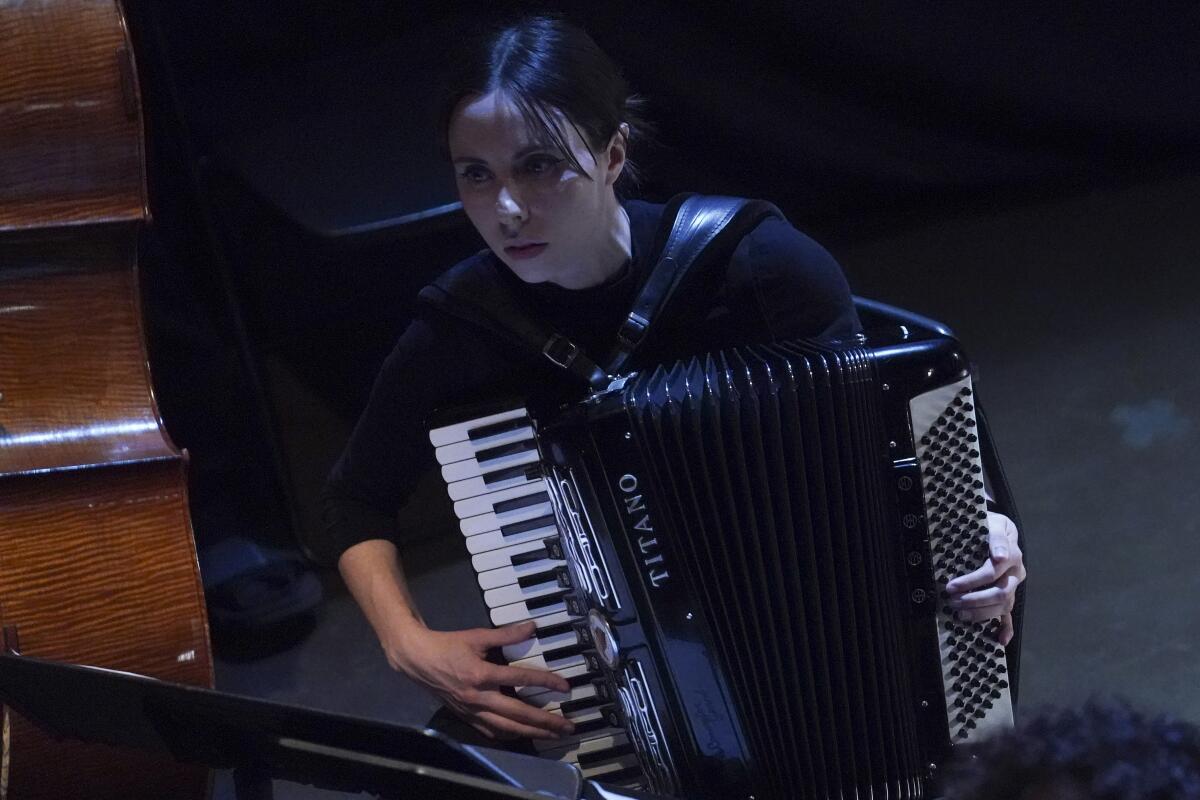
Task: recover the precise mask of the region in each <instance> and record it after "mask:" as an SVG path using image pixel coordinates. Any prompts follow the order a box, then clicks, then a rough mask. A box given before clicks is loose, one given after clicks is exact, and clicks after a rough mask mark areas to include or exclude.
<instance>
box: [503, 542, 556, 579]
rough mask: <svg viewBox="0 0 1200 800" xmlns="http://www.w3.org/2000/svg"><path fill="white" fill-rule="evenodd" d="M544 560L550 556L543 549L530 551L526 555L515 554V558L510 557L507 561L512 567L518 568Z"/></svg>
mask: <svg viewBox="0 0 1200 800" xmlns="http://www.w3.org/2000/svg"><path fill="white" fill-rule="evenodd" d="M546 558H550V554H549V553H547V552H546V548H544V547H543V548H542V549H541V550H530V551H529V552H527V553H517V554H516V555H515V556H512V557H510V558H509V559H508V561H509V563H510V564H512V565H513V566H514V567H519V566H521V565H522V564H530V563H533V562H534V561H541V560H543V559H546ZM522 586H524V584H522Z"/></svg>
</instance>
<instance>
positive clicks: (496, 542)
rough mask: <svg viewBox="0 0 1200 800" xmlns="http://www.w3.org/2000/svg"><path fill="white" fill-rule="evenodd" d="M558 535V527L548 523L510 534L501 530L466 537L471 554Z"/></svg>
mask: <svg viewBox="0 0 1200 800" xmlns="http://www.w3.org/2000/svg"><path fill="white" fill-rule="evenodd" d="M557 535H558V528H556V527H555V526H553V525H546V526H545V527H542V528H531V529H530V530H527V531H522V532H520V533H512V534H509V535H508V536H505V535H504V534H502V533H500V531H488V532H487V533H480V534H476V535H475V536H468V537H467V538H466V543H467V552H468V553H470V554H471V555H478V554H479V553H486V552H488V551H489V550H499V549H500V548H501V547H512V546H513V545H516V544H526V543H528V542H534V541H537V542H542V541H545V540H546V539H548V538H549V537H551V536H557Z"/></svg>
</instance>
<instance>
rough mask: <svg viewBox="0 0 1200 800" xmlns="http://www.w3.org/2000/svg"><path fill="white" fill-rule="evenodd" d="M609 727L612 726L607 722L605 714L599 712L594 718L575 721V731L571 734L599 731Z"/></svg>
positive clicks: (577, 734)
mask: <svg viewBox="0 0 1200 800" xmlns="http://www.w3.org/2000/svg"><path fill="white" fill-rule="evenodd" d="M610 727H612V726H611V725H610V724H609V721H608V719H607V718H606V716H605V715H603V714H601V715H600V716H599V717H597V718H596V719H589V720H585V721H584V722H576V723H575V733H574V734H572V735H574V736H579V735H581V734H584V733H591V732H592V731H600V730H604V729H605V728H610Z"/></svg>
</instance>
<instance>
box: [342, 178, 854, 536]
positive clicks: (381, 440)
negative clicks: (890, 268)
mask: <svg viewBox="0 0 1200 800" xmlns="http://www.w3.org/2000/svg"><path fill="white" fill-rule="evenodd" d="M623 205H624V207H625V210H626V211H627V212H628V214H629V222H630V233H631V245H632V246H631V250H632V257H631V258H630V260H629V262H628V263H627V264H626V265H625V267H624V268H623V269H622V270H621V271H620V272H619V273H618V274H617V275H615V276H613V277H612V278H611V279H609V280H608V281H606V282H605V283H603V284H601V285H599V286H595V287H591V288H587V289H579V290H570V289H564V288H562V287H560V286H557V285H555V284H551V283H539V284H527V283H525V282H523V281H521V280H520V279H519V278H517V277H516V276H515V275H514V274H513V273H512V272H511V271H510V270H509V269H508V268H507V267H506V266H505V265H504V264H503V262H501V261H500V260H499V259H497V258H496V257H495V255H494V254H492V253H491V252H490V251H483V252H481V253H478V254H476V255H474V256H471V257H470V258H469V259H467V264H468V266H469V268H470V269H481V270H494V271H495V272H496V274H497V275H499V276H500V278H501V279H502V280H503V281H505V282H506V283H507V284H509V286H510V288H511V289H512V291H513V292H514V293H515V294H516V295H517V297H518V298H519V299H520V301H521V302H522V303H523V304H525V305H526V306H527V307H528V310H529V311H530V313H532V314H535V315H537V316H538V317H540V318H541V319H543V320H544V321H545V322H547V323H548V324H549V326H550V327H551V328H552V329H554V330H556V331H558V332H560V333H562V334H563V335H565V336H567V337H568V338H570V339H571V340H572V341H574V342H576V343H577V344H578V345H580V347H581V348H582V349H583V351H584V352H586V353H587V354H589V355H590V356H591V357H592V358H593V359H595V360H600V359H603V358H604V357H605V356H606V355H607V354H608V353H609V351H610V350H611V349H612V347H613V345H614V344H615V341H616V332H617V329H618V327H619V326H620V323H621V321H622V320H623V319H624V318H625V316H626V315H627V314H628V312H629V308H630V306H631V305H632V303H633V300H634V297H635V293H636V290H637V288H638V287H639V286H640V285H641V282H642V279H643V276H644V275H645V272H646V271H647V270H649V269H650V268H651V267H653V257H654V255H655V253H654V252H653V250H654V249H655V244H656V232H657V231H658V228H659V222H660V220H661V218H662V215H663V210H664V206H663V205H656V204H651V203H645V202H641V201H636V200H633V201H626V202H625V203H624V204H623ZM708 288H709V289H710V290H706V292H705V294H704V296H703V297H702V298H700V299H694V302H692V303H691V304H690V307H689V308H688V309H687V313H684V314H673V315H672V316H671V318H670V319H668V320H664V327H662V328H659V329H656V330H655V331H654V339H653V340H648V341H647V347H646V348H644V349H643V350H642V351H639V352H638V354H637V355H636V356H635V358H634V360H633V363H632V364H631V367H632V368H637V367H639V366H644V365H647V364H653V363H658V362H661V361H664V360H667V359H670V358H678V357H681V356H685V355H692V354H695V353H699V352H704V351H705V350H708V349H712V348H715V347H721V346H728V345H733V344H739V343H748V342H756V341H757V342H761V341H768V340H771V339H786V338H796V337H801V336H814V337H828V338H831V337H839V336H845V335H848V334H852V333H855V332H857V331H858V330H859V329H860V325H859V322H858V317H857V315H856V314H855V311H854V306H853V303H852V301H851V296H850V289H849V287H848V286H847V284H846V279H845V277H844V276H843V274H842V270H841V268H840V267H839V266H838V264H837V262H836V261H835V260H834V259H833V257H832V256H831V255H829V253H828V252H826V251H825V250H824V249H823V248H822V247H821V246H820V245H819V244H817V243H816V242H814V241H813V240H812V239H810V238H809V237H808V236H806V235H804V234H803V233H801V232H800V231H798V230H796V229H795V228H794V227H792V226H791V225H790V224H789V223H788V222H786V221H785V220H781V219H778V218H768V219H765V220H763V221H762V222H761V223H759V225H758V226H757V227H756V228H754V229H753V230H752V231H751V232H750V233H749V234H747V235H746V236H745V237H744V238H743V239H742V241H741V243H740V244H739V245H738V246H737V248H736V249H735V250H734V252H733V255H732V257H731V258H730V261H729V268H728V270H727V271H726V272H725V273H724V275H723V277H722V278H721V279H720V281H719V282H718V283H716V284H715V285H713V286H711V287H708ZM570 391H578V387H576V386H575V385H574V383H572V381H571V379H569V377H568V376H567V375H566V373H564V372H562V371H560V370H558V369H557V368H556V367H554V366H553V365H551V364H550V363H549V362H548V361H546V360H545V359H543V358H538V357H533V356H530V355H528V354H524V353H517V352H514V350H513V348H512V346H511V345H507V344H505V343H504V342H500V341H497V340H496V339H495V337H492V336H488V335H487V334H485V333H483V332H482V331H481V330H479V329H477V328H476V327H475V326H472V325H470V324H469V323H466V322H463V321H460V320H458V319H456V318H453V317H451V316H449V315H448V314H445V313H444V312H441V311H439V310H437V309H433V308H427V309H423V310H422V311H421V312H420V313H419V314H418V316H417V317H416V319H414V320H413V322H412V323H411V324H410V325H409V327H408V329H407V330H406V331H405V332H404V334H403V335H402V336H401V337H400V340H399V341H398V342H397V344H396V347H395V349H393V351H392V352H391V354H390V355H389V356H388V358H387V359H386V360H385V362H384V364H383V367H382V369H381V370H380V372H379V375H378V377H377V378H376V380H375V385H374V388H373V389H372V391H371V397H370V400H369V402H368V404H367V407H366V409H365V410H364V412H363V414H362V416H361V417H360V418H359V420H358V424H357V425H356V426H355V428H354V431H353V433H352V434H351V436H350V440H349V442H348V443H347V445H346V448H345V450H344V451H343V452H342V455H341V458H340V459H339V460H338V461H337V463H336V464H335V465H334V467H333V470H332V471H331V473H330V475H329V479H328V481H327V483H326V486H325V490H324V492H323V496H322V503H323V510H324V521H325V533H326V537H327V545H328V552H329V553H330V554H331V555H333V556H334V557H338V556H340V555H341V553H342V552H344V551H345V550H346V549H348V548H349V547H351V546H353V545H355V544H357V543H359V542H362V541H366V540H368V539H391V540H395V539H396V537H397V534H398V526H397V512H398V510H399V509H400V508H401V506H403V505H404V502H405V501H406V499H407V498H408V496H409V494H410V493H411V492H412V490H413V488H414V486H415V485H416V483H417V481H418V479H419V478H420V476H421V475H422V474H423V473H424V472H425V471H426V470H428V469H429V468H430V467H431V466H433V463H434V458H433V447H432V445H431V444H430V443H429V439H428V436H427V432H428V419H429V417H430V415H431V414H432V413H434V412H436V411H440V410H445V409H448V408H453V407H454V406H457V405H470V404H477V403H479V402H480V401H481V400H486V399H488V398H492V397H521V396H533V397H537V396H541V397H547V396H559V397H562V396H565V395H566V393H568V392H570ZM447 502H449V501H447Z"/></svg>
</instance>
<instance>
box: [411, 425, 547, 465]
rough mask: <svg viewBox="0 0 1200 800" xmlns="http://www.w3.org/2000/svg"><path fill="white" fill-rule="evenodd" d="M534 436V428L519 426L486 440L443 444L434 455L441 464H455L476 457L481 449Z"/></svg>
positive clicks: (521, 440)
mask: <svg viewBox="0 0 1200 800" xmlns="http://www.w3.org/2000/svg"><path fill="white" fill-rule="evenodd" d="M532 438H533V428H532V427H530V426H528V425H527V426H525V427H524V428H517V429H516V430H515V431H508V432H507V433H501V434H498V435H496V436H489V437H487V439H486V440H484V439H481V440H479V441H478V442H472V441H471V440H469V439H467V440H464V441H461V442H455V443H454V444H447V445H443V446H442V447H438V448H436V449H435V450H434V455H435V456H436V457H437V462H438V463H439V464H453V463H454V462H455V461H462V460H463V459H467V458H475V454H476V453H478V452H479V451H480V450H487V449H488V448H489V447H500V446H502V445H506V444H513V443H515V442H523V441H525V440H526V439H532Z"/></svg>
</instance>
